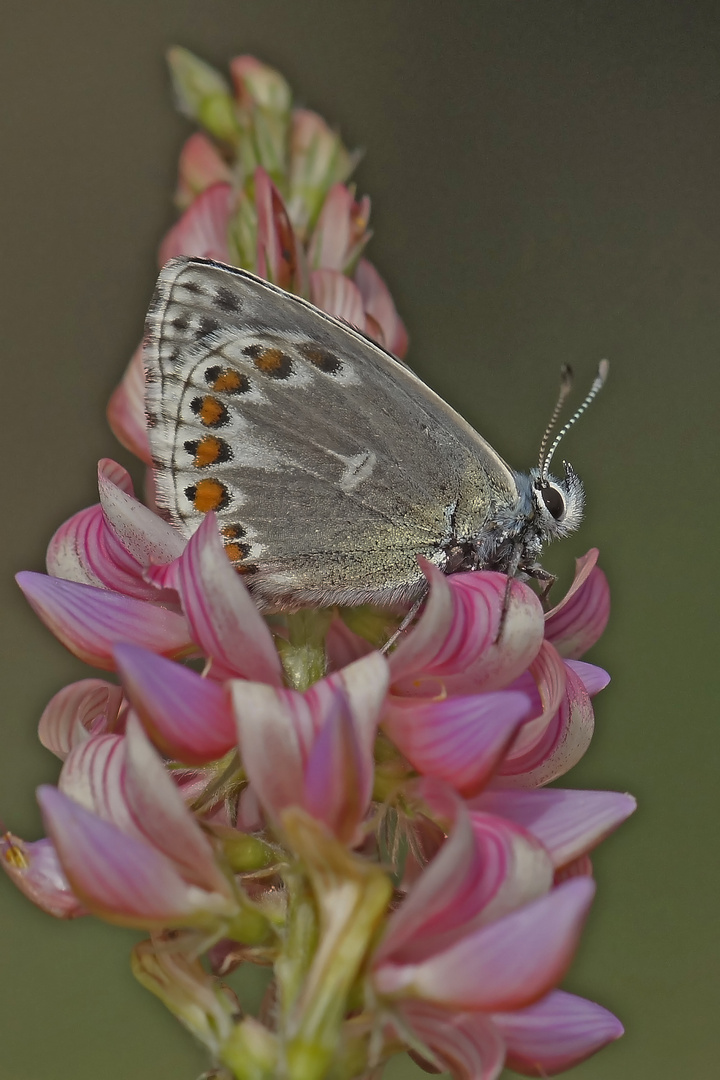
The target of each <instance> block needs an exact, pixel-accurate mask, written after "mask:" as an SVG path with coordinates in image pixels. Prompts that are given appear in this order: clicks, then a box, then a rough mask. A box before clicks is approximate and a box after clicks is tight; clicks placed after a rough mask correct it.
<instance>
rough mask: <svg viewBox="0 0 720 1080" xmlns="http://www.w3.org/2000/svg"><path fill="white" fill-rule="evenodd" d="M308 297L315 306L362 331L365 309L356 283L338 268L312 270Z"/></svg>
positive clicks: (364, 327) (363, 328)
mask: <svg viewBox="0 0 720 1080" xmlns="http://www.w3.org/2000/svg"><path fill="white" fill-rule="evenodd" d="M310 298H311V300H312V302H313V304H315V306H316V307H319V308H321V309H322V310H323V311H326V312H327V313H328V315H334V316H335V318H336V319H341V320H342V321H343V322H346V323H349V325H350V326H353V327H355V329H356V330H360V331H361V332H364V331H365V329H366V326H365V309H364V308H363V302H362V296H361V295H360V290H359V289H358V287H357V285H354V284H353V282H352V281H351V280H350V278H347V277H345V275H344V274H341V273H340V271H339V270H312V271H311V273H310Z"/></svg>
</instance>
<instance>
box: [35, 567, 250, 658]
mask: <svg viewBox="0 0 720 1080" xmlns="http://www.w3.org/2000/svg"><path fill="white" fill-rule="evenodd" d="M226 561H227V560H226ZM227 565H228V566H229V565H230V564H229V563H228V564H227ZM16 580H17V582H18V584H19V586H20V588H21V589H22V591H23V592H24V593H25V596H26V598H27V600H28V601H29V603H30V605H31V607H32V608H33V610H34V611H35V612H36V613H37V614H38V615H39V616H40V618H41V619H42V621H43V622H44V623H45V625H46V626H47V627H48V629H49V630H51V631H52V633H53V634H54V635H55V637H56V638H58V640H59V641H61V642H62V644H63V645H65V646H66V648H68V649H69V650H70V652H72V653H74V654H75V656H78V657H80V659H81V660H85V661H86V663H88V664H93V665H94V666H95V667H100V668H105V669H107V670H109V671H112V670H113V668H114V666H115V661H114V658H113V647H114V646H115V645H117V644H118V643H119V642H123V641H126V642H130V643H132V644H134V645H141V646H143V648H146V649H150V650H151V651H152V652H158V653H162V654H163V655H164V656H176V657H177V656H186V655H190V654H191V653H192V652H193V646H192V640H191V638H190V636H189V633H188V626H187V623H186V622H185V619H184V618H183V617H182V616H181V615H177V614H175V612H173V611H167V610H166V609H165V608H161V607H158V606H157V605H154V604H149V603H146V602H144V601H142V600H136V599H134V598H131V597H127V596H120V595H119V594H118V593H114V592H110V591H108V590H107V589H96V588H93V587H92V586H91V585H80V584H78V583H77V582H74V581H62V580H61V579H59V578H51V577H46V576H45V575H44V574H35V573H33V572H32V571H29V570H24V571H21V572H20V573H19V574H17V576H16Z"/></svg>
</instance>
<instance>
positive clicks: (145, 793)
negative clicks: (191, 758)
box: [122, 716, 232, 899]
mask: <svg viewBox="0 0 720 1080" xmlns="http://www.w3.org/2000/svg"><path fill="white" fill-rule="evenodd" d="M124 750H125V759H126V767H125V774H124V776H123V783H122V796H123V797H124V799H125V802H126V805H127V807H128V810H129V812H130V814H131V815H132V817H133V820H134V821H135V822H137V823H138V824H139V827H140V829H141V831H142V833H143V835H144V836H145V837H146V838H147V839H148V840H149V841H150V843H151V844H152V845H153V847H155V848H157V850H158V851H162V852H163V854H165V855H167V856H168V857H169V858H170V859H172V860H173V862H174V863H175V865H176V866H178V867H179V868H180V869H181V871H182V875H183V877H184V878H185V880H186V881H189V882H192V883H194V884H195V885H198V886H199V887H200V888H203V889H206V890H208V891H210V892H215V893H217V894H218V895H225V896H227V897H228V899H229V898H230V897H231V895H232V891H231V888H230V885H229V883H228V880H227V878H226V877H225V875H224V874H223V873H222V871H221V870H220V868H219V867H218V865H217V863H216V861H215V858H214V854H213V849H212V847H211V844H210V841H209V840H208V838H207V836H206V834H205V833H204V832H203V830H202V828H201V827H200V825H199V824H198V822H197V820H196V819H195V817H194V815H193V814H192V813H191V812H190V811H189V810H188V808H187V807H186V805H185V802H184V800H183V797H182V795H181V793H180V791H179V789H178V787H177V786H176V784H175V783H174V782H173V780H172V778H171V776H170V774H169V773H168V771H167V769H166V768H165V765H164V764H163V762H162V760H161V759H160V757H159V756H158V754H157V751H156V750H155V749H154V748H153V746H152V745H151V743H150V742H149V740H148V738H147V736H146V735H145V733H144V731H143V729H142V726H141V724H140V722H139V721H138V720H137V719H136V718H135V717H132V716H131V717H130V718H129V720H128V725H127V736H126V737H125V740H124Z"/></svg>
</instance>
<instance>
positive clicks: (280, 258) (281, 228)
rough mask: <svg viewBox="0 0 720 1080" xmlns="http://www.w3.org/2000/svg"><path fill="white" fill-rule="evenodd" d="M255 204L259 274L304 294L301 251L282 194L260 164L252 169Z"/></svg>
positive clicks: (281, 285) (283, 287)
mask: <svg viewBox="0 0 720 1080" xmlns="http://www.w3.org/2000/svg"><path fill="white" fill-rule="evenodd" d="M255 205H256V207H257V215H258V232H257V272H258V274H259V276H260V277H264V278H267V280H268V281H272V282H273V284H275V285H279V286H280V288H281V289H288V290H289V291H291V292H296V293H300V294H304V293H305V292H306V291H307V284H306V281H305V277H306V274H305V269H304V254H303V252H302V250H301V247H300V244H299V242H298V239H297V237H296V235H295V230H294V229H293V226H292V222H291V221H290V218H289V216H288V212H287V210H286V209H285V203H284V202H283V200H282V196H281V195H280V192H279V191H278V190H277V188H276V187H275V185H274V184H273V182H272V180H271V179H270V177H269V176H268V174H267V173H266V171H265V169H263V168H261V167H260V166H258V168H257V169H256V170H255Z"/></svg>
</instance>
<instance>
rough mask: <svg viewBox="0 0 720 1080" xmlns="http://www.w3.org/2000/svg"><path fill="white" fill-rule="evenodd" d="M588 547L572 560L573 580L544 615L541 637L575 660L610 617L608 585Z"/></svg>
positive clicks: (597, 635) (593, 551)
mask: <svg viewBox="0 0 720 1080" xmlns="http://www.w3.org/2000/svg"><path fill="white" fill-rule="evenodd" d="M597 557H598V550H597V548H592V549H591V550H590V551H588V553H587V555H584V556H583V557H582V559H577V561H576V567H577V568H576V571H575V580H574V581H573V583H572V585H571V587H570V589H569V591H568V592H567V594H566V596H565V597H564V599H563V600H561V601H560V603H559V604H558V605H557V606H556V607H554V608H552V610H551V611H549V612H548V613H547V615H546V616H545V637H546V638H547V639H548V641H552V643H553V644H554V646H555V648H556V649H557V650H558V652H559V653H560V655H561V656H564V657H566V658H568V659H573V660H575V659H577V658H578V657H579V656H582V655H583V653H585V652H587V650H588V649H589V648H590V647H591V646H592V645H594V644H595V642H596V641H597V640H598V639H599V638H600V636H601V635H602V633H603V631H604V630H605V627H606V626H607V623H608V619H609V618H610V587H609V585H608V582H607V578H606V577H605V574H604V573H603V572H602V570H601V569H600V567H599V566H596V565H595V563H596V562H597Z"/></svg>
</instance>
